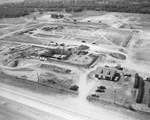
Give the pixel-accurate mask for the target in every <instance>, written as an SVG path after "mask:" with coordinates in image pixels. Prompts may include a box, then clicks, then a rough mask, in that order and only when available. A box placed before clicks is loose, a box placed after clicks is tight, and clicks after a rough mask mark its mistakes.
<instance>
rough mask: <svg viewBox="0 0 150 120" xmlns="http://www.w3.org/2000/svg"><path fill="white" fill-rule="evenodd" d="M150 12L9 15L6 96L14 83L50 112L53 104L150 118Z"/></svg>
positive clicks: (0, 49)
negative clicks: (14, 16)
mask: <svg viewBox="0 0 150 120" xmlns="http://www.w3.org/2000/svg"><path fill="white" fill-rule="evenodd" d="M149 19H150V18H149V17H148V15H146V14H145V15H141V14H130V13H113V12H112V13H109V12H96V11H95V12H94V11H84V12H81V13H66V12H59V13H58V12H47V13H36V14H31V15H28V16H25V17H20V18H7V19H1V20H0V91H1V92H0V96H2V97H4V98H7V99H11V98H10V96H9V95H8V96H7V95H5V92H6V93H9V91H11V92H10V93H9V94H11V95H12V96H18V97H19V98H20V99H21V100H22V99H23V97H24V99H25V100H27V101H29V102H25V103H23V101H21V102H20V103H19V104H25V105H27V106H31V107H32V108H34V105H33V104H31V103H34V100H35V101H36V102H35V106H36V105H37V106H39V108H38V107H37V106H36V107H35V108H36V109H40V110H41V111H45V112H46V115H47V113H48V112H51V114H54V110H50V108H48V106H53V107H54V108H55V109H56V111H59V112H58V114H55V115H56V116H53V117H54V118H58V119H68V120H80V119H81V120H85V119H86V120H112V116H113V119H114V120H115V119H116V120H127V119H130V120H141V119H142V120H149V117H150V51H149V45H150V32H149V31H150V26H149V24H150V22H149ZM19 94H20V95H19ZM19 98H18V99H19ZM18 99H16V100H15V99H14V98H12V100H13V101H16V102H19V100H18ZM0 102H1V99H0ZM30 102H31V103H30ZM11 104H12V103H11ZM15 104H16V103H15ZM0 105H1V104H0ZM47 105H48V106H47ZM42 106H44V107H43V108H42ZM13 109H15V108H13ZM22 109H23V108H22ZM28 109H29V108H28ZM59 109H60V110H59ZM49 110H50V111H49ZM37 111H38V110H37ZM63 111H65V112H63ZM17 112H18V111H17ZM25 112H27V109H26V111H25ZM59 113H60V114H59ZM143 113H144V114H143ZM36 114H38V113H36ZM41 114H44V113H41ZM66 114H69V115H68V118H67V117H66V116H67V115H66ZM107 114H109V116H108V115H107ZM61 115H62V116H61ZM114 115H116V116H115V117H114ZM31 116H32V115H31ZM39 116H41V115H40V114H39ZM39 116H38V117H37V116H36V118H40V117H39ZM47 116H48V115H47ZM47 116H46V117H45V118H41V120H48V117H47ZM58 116H61V117H60V118H59V117H58ZM107 116H108V117H107Z"/></svg>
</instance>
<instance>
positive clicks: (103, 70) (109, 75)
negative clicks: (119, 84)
mask: <svg viewBox="0 0 150 120" xmlns="http://www.w3.org/2000/svg"><path fill="white" fill-rule="evenodd" d="M116 74H117V71H116V70H115V69H114V68H109V67H98V68H97V70H96V73H95V77H97V78H98V79H104V80H110V81H113V80H114V78H115V77H116Z"/></svg>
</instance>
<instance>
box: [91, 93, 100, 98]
mask: <svg viewBox="0 0 150 120" xmlns="http://www.w3.org/2000/svg"><path fill="white" fill-rule="evenodd" d="M91 96H92V97H97V98H99V96H98V95H97V94H91Z"/></svg>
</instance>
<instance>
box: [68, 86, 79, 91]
mask: <svg viewBox="0 0 150 120" xmlns="http://www.w3.org/2000/svg"><path fill="white" fill-rule="evenodd" d="M78 89H79V87H78V86H77V85H73V86H71V87H70V90H74V91H78Z"/></svg>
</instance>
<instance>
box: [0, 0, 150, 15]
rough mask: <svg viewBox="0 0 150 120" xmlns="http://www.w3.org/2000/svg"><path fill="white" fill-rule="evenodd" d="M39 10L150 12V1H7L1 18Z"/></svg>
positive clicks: (0, 8) (3, 5) (2, 7)
mask: <svg viewBox="0 0 150 120" xmlns="http://www.w3.org/2000/svg"><path fill="white" fill-rule="evenodd" d="M36 10H38V11H39V12H46V11H62V10H65V11H66V12H81V11H84V10H96V11H108V12H129V13H144V14H149V13H150V3H148V2H130V1H128V0H127V1H121V2H119V1H118V2H112V1H110V2H98V0H94V1H75V0H72V1H69V2H64V1H56V2H54V1H46V2H40V1H38V2H34V3H29V2H19V3H7V4H1V5H0V18H11V17H20V16H25V15H29V14H30V13H32V12H35V11H36Z"/></svg>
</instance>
